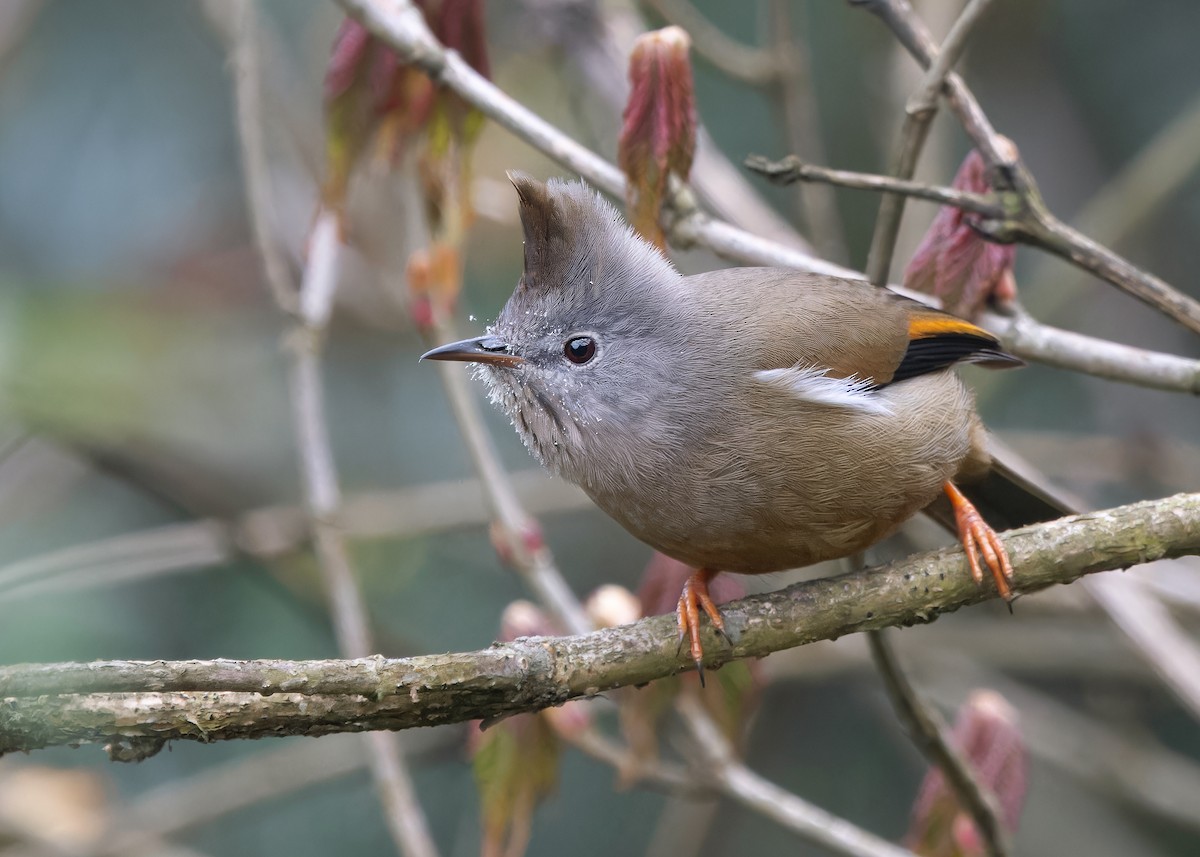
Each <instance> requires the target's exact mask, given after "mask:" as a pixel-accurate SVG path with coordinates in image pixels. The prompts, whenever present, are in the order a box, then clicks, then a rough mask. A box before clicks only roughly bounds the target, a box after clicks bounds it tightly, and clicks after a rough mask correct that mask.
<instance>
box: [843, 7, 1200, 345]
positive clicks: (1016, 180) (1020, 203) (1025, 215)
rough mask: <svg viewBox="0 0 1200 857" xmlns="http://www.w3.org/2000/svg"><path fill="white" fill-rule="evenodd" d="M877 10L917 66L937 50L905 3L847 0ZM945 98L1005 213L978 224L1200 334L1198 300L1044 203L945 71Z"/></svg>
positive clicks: (971, 99)
mask: <svg viewBox="0 0 1200 857" xmlns="http://www.w3.org/2000/svg"><path fill="white" fill-rule="evenodd" d="M851 3H852V4H853V5H858V6H862V7H864V8H866V9H868V10H869V11H871V12H873V13H875V14H876V15H878V16H879V17H880V18H881V19H882V20H884V21H885V22H886V23H887V25H888V26H889V27H890V28H891V29H892V31H893V33H895V35H896V38H897V39H899V41H900V42H901V44H903V45H904V47H905V48H906V49H907V50H908V51H909V53H911V54H912V55H913V57H914V58H915V59H916V60H917V62H918V63H920V64H921V66H922V67H924V68H928V67H929V66H930V65H931V64H932V61H933V58H934V57H935V56H936V55H937V48H936V46H935V45H934V44H933V39H932V37H930V35H929V32H928V30H927V29H926V28H925V25H924V23H923V22H922V21H921V19H920V17H919V16H918V15H917V14H916V12H914V11H913V9H912V6H911V5H910V4H909V3H908V0H851ZM946 90H947V92H946V98H947V102H948V103H949V105H950V107H951V109H952V110H953V111H954V112H955V114H956V115H957V116H958V118H959V121H960V122H961V123H962V125H963V128H964V130H965V131H966V132H967V135H968V136H969V137H970V138H971V140H972V142H973V143H974V144H975V147H976V148H978V149H979V150H980V152H981V154H982V155H983V157H984V160H985V161H987V163H988V165H989V167H990V168H991V170H990V172H991V175H990V176H989V180H990V181H991V182H992V185H993V187H995V188H996V191H997V193H998V194H999V196H1000V198H1001V200H1002V206H1003V208H1004V209H1005V210H1006V211H1007V212H1008V216H1007V217H1006V218H1004V219H1003V220H1001V221H996V222H995V223H994V224H990V225H994V226H995V228H994V229H992V228H990V225H989V224H988V223H983V224H981V227H982V228H983V231H985V232H986V234H988V235H990V236H991V237H992V238H993V239H994V240H1001V241H1016V240H1020V241H1023V242H1025V243H1027V244H1031V245H1033V246H1036V247H1040V248H1042V249H1044V250H1047V251H1049V252H1051V253H1054V254H1055V255H1058V256H1061V257H1062V258H1064V259H1067V260H1068V261H1070V262H1072V263H1073V264H1075V265H1077V266H1079V267H1081V268H1083V269H1084V270H1086V271H1089V272H1091V273H1093V274H1095V275H1096V276H1098V277H1101V278H1103V279H1105V280H1108V281H1109V282H1110V283H1112V284H1114V285H1115V286H1117V287H1118V288H1120V289H1122V290H1123V291H1125V292H1127V293H1128V294H1130V295H1133V296H1134V297H1136V298H1137V299H1138V300H1141V301H1142V302H1144V303H1146V304H1147V305H1149V306H1152V307H1154V308H1155V309H1157V310H1159V311H1160V312H1162V313H1163V314H1164V315H1167V316H1169V317H1170V318H1173V319H1175V320H1176V321H1177V322H1179V323H1180V324H1181V325H1183V326H1184V327H1186V328H1188V329H1189V330H1191V331H1192V332H1194V333H1200V301H1197V300H1195V299H1194V298H1191V297H1189V296H1188V295H1185V294H1183V293H1182V292H1180V291H1178V290H1177V289H1175V288H1173V287H1171V286H1170V285H1168V284H1167V283H1165V282H1164V281H1163V280H1161V279H1160V278H1158V277H1156V276H1154V275H1153V274H1151V273H1149V272H1147V271H1143V270H1141V269H1140V268H1138V267H1137V266H1135V265H1133V264H1131V263H1130V262H1129V261H1128V260H1127V259H1124V258H1122V257H1121V256H1119V255H1118V254H1116V253H1114V252H1113V251H1112V250H1110V249H1108V248H1107V247H1105V246H1103V245H1101V244H1099V243H1097V242H1095V241H1093V240H1091V239H1090V238H1088V237H1087V236H1085V235H1083V234H1082V233H1080V232H1079V231H1077V230H1075V229H1072V228H1071V227H1070V226H1067V225H1066V224H1065V223H1063V222H1062V221H1061V220H1059V219H1058V218H1057V217H1055V216H1054V215H1053V214H1052V213H1051V212H1050V210H1049V209H1048V208H1047V207H1046V204H1045V202H1044V201H1043V200H1042V198H1041V194H1040V193H1039V192H1038V189H1037V185H1036V183H1035V182H1034V179H1033V176H1032V175H1031V174H1030V173H1029V171H1028V170H1027V169H1026V168H1025V165H1024V164H1023V163H1022V162H1021V160H1020V158H1019V156H1018V155H1017V153H1016V151H1015V147H1013V146H1012V145H1011V144H1010V143H1009V142H1008V141H1007V140H1006V139H1005V138H1004V137H1001V136H1000V135H999V134H997V133H996V131H995V129H994V128H993V127H992V126H991V123H990V122H989V121H988V119H987V116H986V115H985V114H984V112H983V109H982V108H981V107H980V106H979V102H978V101H977V100H976V99H975V96H974V95H972V94H971V91H970V90H969V89H968V88H967V85H966V84H965V83H963V80H962V78H961V77H959V76H958V75H957V74H954V73H950V74H948V75H946Z"/></svg>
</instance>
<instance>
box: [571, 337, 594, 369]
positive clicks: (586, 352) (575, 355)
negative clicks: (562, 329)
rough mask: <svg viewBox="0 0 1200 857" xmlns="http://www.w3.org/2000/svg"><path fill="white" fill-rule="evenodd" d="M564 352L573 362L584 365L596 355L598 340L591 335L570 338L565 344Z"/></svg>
mask: <svg viewBox="0 0 1200 857" xmlns="http://www.w3.org/2000/svg"><path fill="white" fill-rule="evenodd" d="M563 353H564V354H565V355H566V356H567V359H568V360H570V361H571V362H572V363H577V364H579V365H583V364H584V363H587V362H588V361H589V360H591V359H592V358H593V357H595V356H596V340H594V339H592V338H591V337H590V336H576V337H575V338H574V339H568V340H567V342H566V345H564V346H563Z"/></svg>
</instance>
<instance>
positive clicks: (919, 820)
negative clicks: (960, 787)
mask: <svg viewBox="0 0 1200 857" xmlns="http://www.w3.org/2000/svg"><path fill="white" fill-rule="evenodd" d="M952 740H953V742H954V745H955V746H956V747H957V748H958V750H959V751H960V752H961V753H962V754H963V757H964V758H965V759H966V761H967V763H968V764H969V765H970V767H971V770H972V771H973V772H974V774H975V777H976V779H978V781H979V784H980V785H981V786H982V787H983V788H985V789H987V790H988V791H990V792H991V793H992V794H994V795H995V796H996V799H997V802H998V804H999V807H1000V811H1001V818H1000V821H1001V823H1002V824H1004V826H1005V827H1006V828H1007V829H1008V830H1010V831H1011V830H1016V828H1017V824H1018V822H1019V821H1020V817H1021V807H1022V805H1023V803H1024V801H1025V792H1026V791H1027V788H1028V764H1029V762H1028V759H1027V757H1026V753H1025V743H1024V741H1023V740H1022V738H1021V732H1020V730H1019V728H1018V726H1017V713H1016V711H1015V710H1014V709H1013V707H1012V706H1011V705H1009V704H1008V702H1007V701H1006V700H1005V699H1004V697H1002V696H1000V694H998V693H996V692H995V691H991V690H979V691H975V692H974V693H973V694H971V696H970V698H969V699H968V700H967V701H966V703H964V705H963V707H962V709H961V710H960V711H959V715H958V719H957V720H956V721H955V724H954V732H953V735H952ZM907 843H908V847H909V848H911V849H912V850H913V851H916V852H917V853H918V854H923V855H929V857H977V855H979V857H981V856H982V855H983V854H984V853H985V849H984V846H983V838H982V836H981V835H980V833H979V831H978V829H977V828H976V827H975V823H974V822H973V821H972V820H971V818H970V816H969V815H967V813H966V812H964V811H963V810H962V808H961V807H960V806H959V803H958V798H957V797H956V796H955V794H954V792H953V790H952V789H951V788H950V787H949V786H948V785H947V784H946V780H945V777H944V776H943V775H942V772H941V770H940V769H938V768H930V770H929V772H928V773H927V774H926V775H925V779H924V781H923V782H922V783H921V790H920V792H919V793H918V795H917V800H916V802H915V803H914V805H913V818H912V824H911V826H910V828H909V833H908V839H907Z"/></svg>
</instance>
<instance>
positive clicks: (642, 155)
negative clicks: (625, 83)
mask: <svg viewBox="0 0 1200 857" xmlns="http://www.w3.org/2000/svg"><path fill="white" fill-rule="evenodd" d="M690 47H691V40H690V39H689V38H688V35H687V33H686V32H684V31H683V30H682V29H680V28H679V27H666V28H664V29H662V30H655V31H654V32H650V33H645V34H643V35H642V36H640V37H639V38H638V40H637V42H635V43H634V46H633V53H632V54H631V55H630V57H629V83H630V92H629V102H628V103H627V104H626V105H625V115H624V124H623V125H622V127H621V137H620V140H619V142H618V149H617V152H618V155H617V160H618V162H619V163H620V166H621V169H622V170H623V171H624V172H625V178H626V196H627V202H628V204H629V216H630V221H631V222H632V224H633V227H634V229H636V230H637V231H638V232H640V233H641V234H642V236H643V237H645V238H646V239H648V240H650V241H653V242H654V243H655V244H657V245H658V246H659V247H665V246H666V239H665V237H664V236H663V232H662V227H661V226H659V222H658V217H659V211H660V209H661V208H662V200H663V197H664V195H665V194H666V191H667V179H668V178H669V177H670V176H671V175H675V176H677V177H678V178H679V179H681V180H684V181H686V180H687V177H688V174H689V173H690V172H691V169H692V157H693V156H694V155H695V152H696V99H695V94H694V88H693V84H692V66H691V62H690V60H689V59H688V49H689V48H690Z"/></svg>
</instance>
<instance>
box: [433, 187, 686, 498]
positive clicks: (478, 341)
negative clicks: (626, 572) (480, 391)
mask: <svg viewBox="0 0 1200 857" xmlns="http://www.w3.org/2000/svg"><path fill="white" fill-rule="evenodd" d="M509 179H510V180H511V181H512V183H513V185H514V186H515V187H516V189H517V196H518V198H519V201H520V210H521V225H522V227H523V230H524V233H525V273H524V274H523V275H522V277H521V279H520V281H519V282H518V283H517V287H516V290H515V291H514V292H513V294H512V297H510V298H509V300H508V303H507V304H505V306H504V309H503V310H502V311H501V313H500V316H499V317H498V318H497V319H496V322H495V324H493V325H491V326H490V327H489V328H488V332H487V334H486V335H484V336H480V337H477V338H475V339H468V340H463V341H462V342H454V343H450V344H449V345H444V346H442V347H441V348H435V349H434V350H432V351H430V352H429V353H427V354H425V355H424V356H425V357H428V358H431V359H438V360H464V361H469V362H473V363H475V364H476V365H477V366H478V367H479V368H478V372H477V374H478V376H479V377H481V378H482V379H483V380H484V381H486V382H487V384H488V386H489V388H490V394H491V399H492V401H493V402H494V403H495V404H497V405H499V406H500V407H501V408H502V409H503V410H504V411H505V412H506V413H508V415H509V416H510V417H511V418H512V421H513V425H514V426H515V427H516V429H517V432H518V433H519V434H520V436H521V438H522V439H523V440H524V441H525V444H526V446H528V447H529V449H530V450H531V451H532V452H533V454H534V455H535V456H537V457H538V458H539V460H541V461H542V462H543V463H544V464H546V465H547V466H548V467H550V468H552V469H553V470H555V471H557V472H560V473H562V475H564V476H566V477H567V478H568V479H571V480H572V481H575V482H578V483H580V484H582V485H583V486H584V487H585V488H588V489H597V490H603V489H604V488H606V487H612V486H607V485H604V484H603V483H607V482H611V481H612V480H613V479H618V478H620V474H621V473H628V472H629V471H630V470H631V469H633V470H643V472H644V468H645V467H646V466H649V465H650V461H648V460H647V458H648V457H649V458H650V459H651V460H657V459H661V458H662V456H663V455H665V454H667V451H668V450H669V449H670V447H671V445H672V441H673V440H674V439H675V437H676V435H677V433H678V431H679V426H678V425H673V424H672V423H677V422H678V420H675V419H672V418H671V416H670V415H669V414H667V413H665V412H664V407H663V403H664V399H666V400H667V401H670V400H671V399H672V398H673V397H674V396H675V395H676V394H677V393H678V392H679V390H678V389H677V386H678V382H679V379H680V378H681V373H680V372H679V371H678V369H679V363H680V361H681V360H682V359H683V358H684V356H685V353H686V351H687V348H686V345H685V344H684V342H683V339H684V337H685V333H684V332H683V331H685V330H687V325H686V324H685V323H684V314H685V313H686V312H687V307H686V295H685V289H684V288H683V286H682V277H681V276H680V275H679V274H678V273H677V272H676V271H675V269H674V268H673V267H672V266H671V264H670V263H669V262H668V261H667V260H666V259H665V258H663V256H662V254H660V253H659V252H658V250H657V249H656V248H655V247H653V246H652V245H650V244H648V243H647V242H645V241H643V240H642V239H641V238H639V237H637V236H636V235H635V234H634V233H633V232H632V230H630V228H629V227H628V226H627V225H626V224H625V222H624V221H623V220H622V219H621V217H620V215H619V214H618V213H617V212H616V210H615V209H614V208H613V207H612V206H611V205H609V204H608V203H607V202H606V201H605V200H604V199H603V198H602V197H601V196H600V195H599V194H597V193H596V192H595V191H594V190H592V189H591V188H589V187H587V186H586V185H583V184H581V183H579V182H564V181H558V180H554V179H552V180H550V181H549V182H548V183H546V184H543V183H541V182H539V181H536V180H535V179H533V178H530V177H529V176H527V175H525V174H523V173H517V172H513V173H509Z"/></svg>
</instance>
